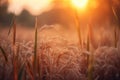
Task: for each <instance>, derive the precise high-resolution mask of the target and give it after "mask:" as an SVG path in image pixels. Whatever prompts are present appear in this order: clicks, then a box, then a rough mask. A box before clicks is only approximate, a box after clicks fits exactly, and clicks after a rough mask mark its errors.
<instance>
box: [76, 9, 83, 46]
mask: <svg viewBox="0 0 120 80" xmlns="http://www.w3.org/2000/svg"><path fill="white" fill-rule="evenodd" d="M75 23H76V29H77V34H78V38H79V44H80V47H81V48H82V38H81V29H80V22H79V16H78V11H77V10H75Z"/></svg>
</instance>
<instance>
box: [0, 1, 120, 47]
mask: <svg viewBox="0 0 120 80" xmlns="http://www.w3.org/2000/svg"><path fill="white" fill-rule="evenodd" d="M89 2H90V4H89V5H88V8H87V9H86V11H83V12H82V11H79V10H78V12H77V15H78V18H79V23H80V27H81V33H82V38H83V41H85V40H86V36H87V25H88V24H91V26H92V27H93V28H94V29H93V33H95V34H94V35H95V37H94V38H95V39H94V40H93V42H95V44H98V43H100V41H102V42H101V43H102V44H101V45H105V44H107V43H108V45H109V44H110V43H111V42H113V40H114V39H113V37H114V35H113V33H114V32H113V29H114V27H116V26H117V28H119V25H120V0H89ZM18 4H19V3H18ZM51 4H52V8H51V9H50V10H48V11H45V12H42V13H40V14H39V15H37V18H38V20H37V21H38V27H39V28H41V27H43V26H44V25H47V27H51V25H53V26H54V27H56V28H58V30H57V31H55V30H54V29H53V30H47V31H46V33H44V32H43V34H44V36H47V35H48V34H50V33H49V32H53V33H52V35H53V34H56V33H60V35H61V36H63V35H67V36H65V37H64V38H65V39H67V40H70V42H78V36H77V33H76V29H75V28H76V27H75V26H76V24H75V19H76V12H75V9H74V8H72V7H71V6H70V4H69V0H53V1H52V3H51ZM41 5H42V4H41ZM8 8H9V3H8V1H7V0H0V27H1V28H7V27H8V28H9V27H10V24H11V21H12V20H13V17H14V16H16V24H17V25H18V26H19V27H20V29H18V33H19V34H21V31H23V29H22V28H27V29H28V28H30V29H34V26H35V16H36V15H33V14H31V13H30V12H29V11H28V10H26V9H23V11H22V12H21V13H20V14H19V15H15V14H14V13H10V12H8ZM113 8H114V10H113ZM114 12H115V14H116V16H117V19H116V16H115V14H114ZM24 30H25V29H24ZM1 31H3V30H2V29H1ZM24 32H26V31H24ZM29 32H30V33H31V31H29ZM118 32H119V31H118ZM30 33H26V34H28V35H27V36H29V35H30ZM31 34H33V33H31ZM41 34H42V33H41ZM45 34H46V35H45ZM24 35H25V34H24ZM71 36H72V38H71ZM26 38H27V37H26ZM26 38H25V39H26ZM106 39H107V41H106ZM43 40H44V39H43ZM109 41H110V43H109Z"/></svg>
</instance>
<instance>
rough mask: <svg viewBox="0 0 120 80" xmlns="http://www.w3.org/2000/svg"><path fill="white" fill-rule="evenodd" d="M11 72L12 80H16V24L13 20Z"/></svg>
mask: <svg viewBox="0 0 120 80" xmlns="http://www.w3.org/2000/svg"><path fill="white" fill-rule="evenodd" d="M13 71H14V80H17V79H18V75H17V62H16V22H15V19H14V24H13Z"/></svg>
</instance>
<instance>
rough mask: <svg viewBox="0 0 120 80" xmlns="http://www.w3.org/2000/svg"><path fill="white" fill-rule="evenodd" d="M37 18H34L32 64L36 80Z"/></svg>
mask: <svg viewBox="0 0 120 80" xmlns="http://www.w3.org/2000/svg"><path fill="white" fill-rule="evenodd" d="M37 36H38V32H37V17H36V22H35V38H34V63H33V68H34V79H35V80H36V73H37Z"/></svg>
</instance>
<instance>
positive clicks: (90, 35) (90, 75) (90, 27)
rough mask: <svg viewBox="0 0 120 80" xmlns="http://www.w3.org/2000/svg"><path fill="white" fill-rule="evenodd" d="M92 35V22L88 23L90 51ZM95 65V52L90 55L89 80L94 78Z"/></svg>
mask: <svg viewBox="0 0 120 80" xmlns="http://www.w3.org/2000/svg"><path fill="white" fill-rule="evenodd" d="M91 37H92V26H91V23H89V24H88V35H87V51H89V52H90V42H91V40H90V38H91ZM93 65H94V55H93V52H91V54H90V55H89V56H88V76H87V77H88V80H94V79H93Z"/></svg>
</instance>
